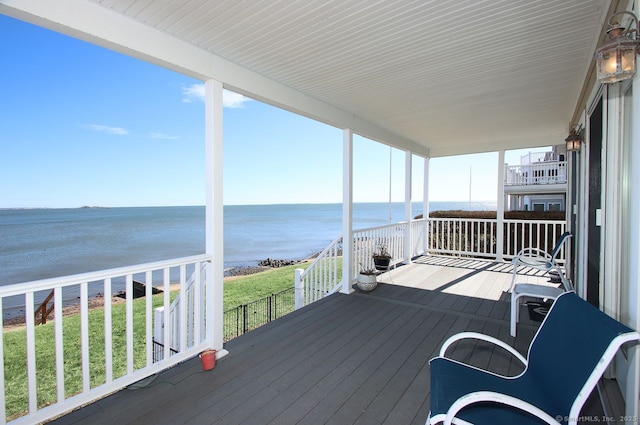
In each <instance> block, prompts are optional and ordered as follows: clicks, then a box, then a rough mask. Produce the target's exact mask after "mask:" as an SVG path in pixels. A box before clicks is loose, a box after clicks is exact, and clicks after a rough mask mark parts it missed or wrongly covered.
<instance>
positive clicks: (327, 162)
mask: <svg viewBox="0 0 640 425" xmlns="http://www.w3.org/2000/svg"><path fill="white" fill-rule="evenodd" d="M0 55H1V57H2V58H3V59H2V61H3V65H2V66H0V86H1V91H0V92H1V93H2V95H1V99H2V100H1V101H0V117H2V118H1V123H2V125H1V130H0V143H1V146H2V155H0V208H33V207H48V208H59V207H79V206H83V205H97V206H110V207H120V206H159V205H203V204H204V199H205V195H204V173H205V170H204V160H203V154H204V103H203V102H202V94H203V86H202V83H201V82H200V81H198V80H195V79H192V78H189V77H186V76H184V75H180V74H177V73H175V72H172V71H169V70H165V69H163V68H160V67H157V66H155V65H151V64H148V63H145V62H142V61H139V60H136V59H133V58H130V57H127V56H124V55H121V54H119V53H115V52H112V51H109V50H106V49H103V48H100V47H97V46H94V45H91V44H88V43H85V42H82V41H79V40H75V39H73V38H70V37H67V36H64V35H61V34H57V33H55V32H51V31H49V30H45V29H42V28H39V27H36V26H33V25H30V24H27V23H23V22H21V21H18V20H15V19H12V18H9V17H6V16H3V15H0ZM224 140H225V145H224V156H225V157H224V167H225V169H224V189H225V194H224V201H225V204H228V205H238V204H277V203H334V202H335V203H338V202H341V200H342V194H341V191H342V174H341V173H342V159H341V156H342V132H341V130H339V129H337V128H334V127H331V126H328V125H325V124H321V123H318V122H315V121H313V120H310V119H307V118H304V117H301V116H298V115H295V114H292V113H289V112H286V111H283V110H280V109H278V108H275V107H272V106H269V105H266V104H263V103H261V102H257V101H253V100H250V99H247V98H244V97H242V96H239V95H237V94H235V93H230V92H225V109H224ZM520 154H521V152H510V153H508V156H507V159H508V160H509V162H510V163H514V162H513V160H514V158H518V157H519V155H520ZM390 155H391V179H390V178H389V174H390V172H389V168H390V161H389V156H390ZM354 159H355V165H354V200H355V201H356V202H385V201H387V200H388V197H389V182H390V181H391V185H392V188H393V190H392V192H393V201H402V200H403V199H404V161H405V158H404V153H403V152H400V151H398V150H395V149H393V150H391V153H390V148H389V147H387V146H384V145H381V144H379V143H375V142H372V141H370V140H367V139H364V138H362V137H358V136H356V137H355V140H354ZM516 163H517V160H516ZM430 167H431V174H430V176H431V184H430V189H429V190H430V198H431V200H433V201H467V200H469V172H470V169H471V173H472V175H473V182H472V186H471V198H472V200H473V201H495V199H496V190H497V183H496V178H497V153H489V154H479V155H467V156H462V157H451V158H435V159H432V160H431V163H430ZM422 170H423V161H422V159H419V158H414V173H413V174H414V184H413V198H414V200H421V199H422ZM445 180H446V181H447V184H446V185H443V184H441V183H442V181H445Z"/></svg>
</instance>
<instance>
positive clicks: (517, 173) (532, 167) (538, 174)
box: [504, 161, 567, 186]
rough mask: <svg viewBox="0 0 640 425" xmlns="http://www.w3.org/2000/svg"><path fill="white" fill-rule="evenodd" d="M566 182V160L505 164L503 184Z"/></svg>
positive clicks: (527, 184) (523, 184)
mask: <svg viewBox="0 0 640 425" xmlns="http://www.w3.org/2000/svg"><path fill="white" fill-rule="evenodd" d="M566 182H567V162H566V161H547V162H538V163H534V164H527V165H505V173H504V184H505V186H529V185H542V184H563V183H566Z"/></svg>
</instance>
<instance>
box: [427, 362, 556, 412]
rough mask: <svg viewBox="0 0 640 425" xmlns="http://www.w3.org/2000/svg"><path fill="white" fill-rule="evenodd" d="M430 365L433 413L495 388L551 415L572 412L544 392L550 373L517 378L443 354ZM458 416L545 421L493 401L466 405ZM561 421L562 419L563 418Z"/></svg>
mask: <svg viewBox="0 0 640 425" xmlns="http://www.w3.org/2000/svg"><path fill="white" fill-rule="evenodd" d="M430 365H431V396H430V400H431V405H430V408H431V417H434V416H435V415H438V414H446V412H447V410H448V409H449V407H450V406H451V405H452V404H453V403H454V402H455V401H456V400H457V399H458V398H460V397H462V396H463V395H465V394H468V393H471V392H475V391H493V392H498V393H502V394H508V395H510V396H512V397H516V398H519V399H521V400H525V401H527V402H528V403H531V404H533V405H534V406H536V407H538V408H540V409H542V410H543V411H545V412H547V413H548V414H550V415H551V416H552V417H556V416H561V417H563V419H564V416H567V415H568V414H569V412H568V409H567V408H566V407H564V408H563V407H561V406H560V405H559V404H558V403H557V402H556V401H555V400H553V399H550V397H548V393H547V392H545V388H547V387H548V385H550V384H552V381H553V379H552V378H551V377H548V382H545V383H538V384H536V382H533V380H532V379H531V377H528V376H522V377H519V378H518V379H515V380H514V379H513V378H504V377H501V376H498V375H495V374H493V373H490V372H485V371H482V370H479V369H476V368H474V367H471V366H467V365H465V364H462V363H459V362H456V361H454V360H450V359H446V358H442V357H436V358H434V359H432V360H431V362H430ZM545 380H546V379H545ZM545 384H546V385H545ZM565 409H567V410H565ZM456 417H458V418H460V419H463V420H465V421H468V422H471V423H473V424H477V425H480V424H519V425H526V424H540V423H544V422H541V421H540V419H538V418H536V417H534V416H532V415H530V414H528V413H525V412H523V411H522V410H518V409H514V408H509V407H505V405H498V404H493V403H479V404H474V405H472V406H468V407H465V408H464V409H462V410H461V411H460V413H459V414H458V415H456ZM559 422H561V423H562V421H559Z"/></svg>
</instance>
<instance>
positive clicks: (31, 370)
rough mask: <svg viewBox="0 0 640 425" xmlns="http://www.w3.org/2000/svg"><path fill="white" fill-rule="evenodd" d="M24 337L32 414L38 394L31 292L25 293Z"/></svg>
mask: <svg viewBox="0 0 640 425" xmlns="http://www.w3.org/2000/svg"><path fill="white" fill-rule="evenodd" d="M24 298H25V299H24V302H25V314H26V318H25V319H26V326H27V329H26V337H27V385H28V392H29V413H31V414H33V413H35V412H36V410H37V409H38V396H37V391H36V337H35V318H34V316H33V314H34V310H35V309H34V306H33V292H32V291H29V292H27V293H26V294H25V297H24Z"/></svg>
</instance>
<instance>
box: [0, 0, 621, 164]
mask: <svg viewBox="0 0 640 425" xmlns="http://www.w3.org/2000/svg"><path fill="white" fill-rule="evenodd" d="M609 6H610V2H609V1H602V0H563V1H557V0H538V1H531V0H491V1H478V0H460V1H456V2H442V1H424V0H395V1H371V0H340V1H327V0H305V1H294V0H272V1H255V0H236V1H213V0H190V1H188V2H174V1H169V0H64V1H62V0H61V1H59V2H56V5H55V7H53V6H49V5H48V2H38V1H37V0H5V1H2V2H0V13H6V14H9V15H13V16H16V17H18V18H21V19H25V20H28V21H32V22H34V23H37V24H40V25H44V26H47V27H50V28H52V29H56V30H58V31H62V32H65V33H68V34H72V35H74V36H76V37H80V38H83V39H86V40H89V41H92V42H95V43H98V44H101V45H104V46H107V47H110V48H113V49H116V50H119V51H122V52H125V53H127V54H131V55H133V56H137V57H140V58H143V59H145V60H149V61H152V62H155V63H158V64H161V65H163V66H167V67H171V68H173V69H177V70H180V71H181V72H185V73H188V74H190V75H193V76H196V77H198V78H202V79H205V78H216V79H219V80H221V81H223V83H224V84H225V86H226V87H228V88H230V89H233V90H236V91H239V92H241V93H244V94H247V95H249V96H253V97H255V98H258V99H260V100H263V101H267V102H270V103H273V104H276V105H279V106H281V107H284V108H286V109H289V110H292V111H295V112H298V113H302V114H304V115H307V116H310V117H313V118H315V119H319V120H321V121H323V122H327V123H329V124H332V125H335V126H338V127H342V128H344V127H350V128H352V129H354V131H356V132H357V133H360V134H363V135H365V136H368V137H371V138H373V139H375V140H379V141H384V142H387V143H389V144H392V145H395V146H397V147H400V148H404V149H409V150H412V151H414V152H416V153H418V154H422V155H425V154H427V153H430V155H431V156H442V155H450V154H457V153H470V152H481V151H487V150H494V149H499V148H505V147H510V148H517V147H526V146H544V145H549V144H555V143H562V141H563V139H564V137H566V134H567V130H568V127H569V124H570V123H569V121H570V120H571V116H572V114H573V112H574V109H575V107H576V104H577V102H578V99H579V96H580V92H581V89H582V86H583V82H584V81H585V79H586V78H587V76H588V71H589V66H590V65H591V63H592V57H593V52H594V50H595V48H596V46H597V44H598V41H599V37H600V34H601V30H602V23H603V22H604V21H605V19H606V14H607V12H608V8H609Z"/></svg>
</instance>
